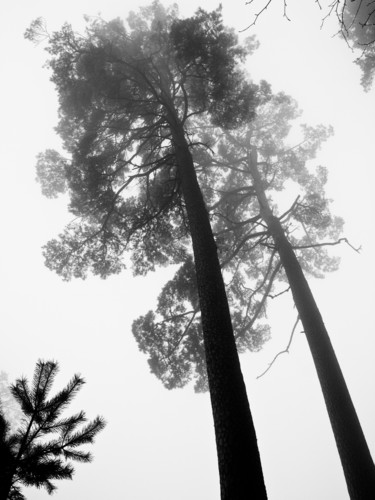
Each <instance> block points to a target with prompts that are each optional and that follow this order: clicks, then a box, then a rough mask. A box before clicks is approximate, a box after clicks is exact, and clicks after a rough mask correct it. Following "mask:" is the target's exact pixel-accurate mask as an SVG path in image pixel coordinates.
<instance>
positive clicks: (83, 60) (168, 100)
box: [29, 2, 341, 390]
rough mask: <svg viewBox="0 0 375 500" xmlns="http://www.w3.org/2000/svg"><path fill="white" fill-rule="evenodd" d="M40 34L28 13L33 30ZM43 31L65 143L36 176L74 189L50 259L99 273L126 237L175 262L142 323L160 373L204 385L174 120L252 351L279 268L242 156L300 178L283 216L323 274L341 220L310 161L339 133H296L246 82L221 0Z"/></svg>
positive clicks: (267, 176)
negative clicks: (184, 10)
mask: <svg viewBox="0 0 375 500" xmlns="http://www.w3.org/2000/svg"><path fill="white" fill-rule="evenodd" d="M39 32H40V26H38V25H37V24H35V25H34V28H33V29H31V31H30V34H29V37H31V38H32V37H34V38H35V37H36V36H37V33H39ZM48 40H49V43H48V48H47V50H48V52H49V54H50V60H49V66H50V68H51V69H52V81H53V82H54V83H55V84H56V87H57V90H58V94H59V100H60V121H59V125H58V127H57V131H58V132H59V134H60V135H61V137H62V138H63V141H64V147H65V149H66V151H67V154H68V157H67V158H63V157H62V156H61V155H59V154H58V153H56V152H53V151H51V150H47V151H46V153H45V154H44V155H40V156H39V158H38V165H37V169H38V179H39V181H40V183H41V185H42V190H43V192H44V193H45V194H46V195H47V196H54V195H57V194H59V193H60V192H62V191H64V190H67V191H68V193H69V195H70V205H69V209H70V211H71V212H72V213H73V214H74V215H75V217H76V218H75V220H74V221H73V223H71V224H70V225H69V226H68V227H67V228H66V229H65V231H64V233H63V234H61V235H60V237H59V238H58V239H54V240H52V241H50V242H49V243H48V244H47V245H46V247H45V251H44V252H45V257H46V263H47V266H48V267H50V268H51V269H53V270H55V271H56V272H57V273H59V274H60V275H61V276H62V277H63V278H64V279H70V278H71V277H72V276H75V277H81V278H84V277H85V276H86V274H87V272H88V271H89V270H91V271H92V272H93V273H94V274H97V275H100V276H102V277H106V276H108V275H110V274H111V273H116V272H119V271H120V270H121V269H122V268H123V267H124V260H123V257H124V254H125V252H127V251H130V252H131V258H132V264H133V270H134V272H135V273H138V274H145V273H147V272H148V271H149V270H152V269H154V267H155V266H157V265H164V264H167V263H174V264H181V267H180V269H179V270H178V271H177V274H176V276H175V277H174V278H173V279H172V280H171V281H170V282H169V283H167V284H166V285H165V287H164V288H163V290H162V293H161V295H160V297H159V303H158V306H157V309H156V311H155V312H150V313H148V314H147V315H145V316H144V317H141V318H139V319H138V320H137V321H136V322H135V323H134V327H133V331H134V334H135V336H136V338H137V341H138V343H139V346H140V348H141V349H142V350H143V351H145V352H147V353H148V354H149V359H150V366H151V369H152V370H153V371H154V372H155V373H156V374H157V375H158V376H159V377H160V378H161V379H162V381H163V383H164V384H165V385H166V386H167V387H175V386H182V385H184V384H185V383H187V381H188V380H190V379H191V378H196V381H197V385H196V388H197V390H204V389H205V387H206V378H205V363H204V349H203V344H202V334H201V324H200V312H199V306H198V301H197V292H196V288H195V286H196V285H195V274H194V265H193V261H192V258H191V253H192V252H191V246H190V238H189V229H188V224H187V217H186V213H185V206H184V201H183V199H182V197H181V191H180V180H179V176H178V173H177V166H176V157H175V145H174V141H173V134H174V132H175V130H176V127H177V126H182V127H183V128H184V131H185V134H186V136H187V138H188V142H189V147H190V150H191V152H192V155H193V158H194V162H195V166H196V173H197V176H198V180H199V183H200V186H201V189H202V191H203V194H204V198H205V201H206V205H207V209H208V211H209V213H210V218H211V223H212V225H213V228H214V232H215V235H216V241H217V246H218V250H219V254H220V258H221V264H222V268H223V269H224V276H225V279H226V282H227V293H228V298H229V302H230V306H231V314H232V320H233V324H234V329H235V335H236V341H237V346H238V349H239V350H240V351H244V350H246V349H251V350H257V349H259V348H260V347H261V345H262V344H263V342H264V341H265V340H267V338H268V337H269V327H268V325H267V324H266V322H265V321H264V319H263V318H264V314H265V303H266V300H267V297H269V296H270V294H272V293H273V291H274V290H276V292H274V293H277V290H278V289H279V288H278V286H277V285H276V282H277V280H276V278H279V279H280V280H281V281H283V280H284V279H285V277H284V274H283V271H282V269H281V264H280V262H279V260H278V258H277V254H276V250H275V248H274V247H273V244H272V240H271V237H270V235H269V234H268V232H267V229H266V227H265V224H264V221H263V220H262V217H261V215H260V213H259V205H258V202H257V199H256V197H255V191H254V187H253V185H252V179H251V177H250V173H249V168H248V159H249V155H250V154H251V151H252V150H253V149H256V150H257V152H258V159H259V166H258V167H259V169H260V171H261V175H262V176H263V179H264V188H265V189H266V190H267V192H268V193H269V195H273V193H277V192H280V191H282V190H283V189H284V188H285V186H286V185H288V183H294V185H295V186H297V187H298V189H297V191H298V190H299V191H298V194H299V198H298V199H296V200H295V201H294V202H293V203H292V206H291V207H290V208H289V209H288V210H286V211H285V213H284V214H277V215H279V216H280V218H281V220H282V222H283V225H284V228H285V230H286V232H287V234H288V235H289V237H290V240H291V241H292V243H293V245H295V246H296V247H297V246H298V247H303V248H301V249H300V256H301V259H302V265H303V266H304V268H305V269H306V270H308V271H309V272H310V273H313V274H315V275H317V274H320V273H322V272H324V271H326V270H331V269H333V268H335V266H336V261H335V260H334V259H331V258H329V257H328V255H327V254H326V252H325V250H324V249H323V248H322V247H320V246H316V245H320V244H321V242H322V240H323V239H324V238H326V237H332V238H334V237H335V236H336V235H337V233H338V232H339V229H340V227H341V223H340V220H338V219H333V218H332V216H331V215H330V212H329V206H328V205H329V204H328V200H326V198H325V196H324V183H325V180H326V172H325V170H324V169H323V168H320V169H317V170H316V171H315V172H310V170H309V168H308V167H307V163H306V162H307V161H308V160H309V159H311V158H313V157H314V155H315V152H316V150H317V148H318V147H319V145H320V144H321V142H322V141H324V140H325V139H326V138H327V137H328V136H329V134H330V131H329V130H328V129H326V128H324V127H316V128H313V127H307V126H305V127H304V128H303V131H302V132H303V139H302V141H301V144H299V146H298V147H295V148H293V147H292V148H290V147H289V146H287V144H286V140H287V137H288V133H289V130H290V127H291V123H292V121H293V120H294V119H295V118H297V117H298V114H299V112H298V109H297V106H296V103H295V102H294V101H293V100H292V99H291V98H290V97H288V96H286V95H284V94H282V93H281V94H276V95H273V94H272V92H271V88H270V86H269V85H268V84H267V83H266V82H261V84H260V85H259V86H255V85H254V84H252V83H248V80H247V79H246V78H245V74H244V72H243V70H242V69H241V66H240V63H241V61H242V60H243V59H244V57H245V56H246V54H247V53H248V52H249V50H250V49H251V43H250V44H249V43H248V44H247V48H244V47H241V46H239V45H238V43H237V38H236V36H235V34H234V32H233V31H232V30H230V29H227V28H226V27H225V26H224V25H223V23H222V18H221V11H220V8H219V9H217V10H216V11H214V12H211V13H207V12H205V11H204V10H202V9H199V10H198V11H197V13H196V14H195V16H193V17H192V18H188V19H182V20H181V19H179V18H178V13H177V8H176V7H175V6H174V7H171V8H169V9H165V8H164V7H162V6H161V4H160V3H158V2H154V3H153V4H152V5H151V6H149V7H146V8H142V9H140V11H139V13H132V14H131V15H130V16H129V18H128V22H127V25H124V24H123V23H122V22H121V21H120V20H119V19H116V20H114V21H111V22H108V23H107V22H104V21H103V20H100V19H94V20H92V21H89V22H88V27H87V30H86V33H85V35H83V36H81V35H78V34H76V33H75V32H74V31H73V29H72V28H71V27H70V26H69V25H65V26H64V27H63V28H62V29H61V30H60V31H59V32H57V33H54V34H52V35H51V36H50V37H49V38H48ZM255 111H256V113H255ZM255 117H256V119H255ZM254 119H255V120H254ZM296 196H297V194H296ZM275 210H276V213H277V208H276V204H275ZM314 245H315V246H314ZM176 297H177V298H178V299H176Z"/></svg>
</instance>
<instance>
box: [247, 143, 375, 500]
mask: <svg viewBox="0 0 375 500" xmlns="http://www.w3.org/2000/svg"><path fill="white" fill-rule="evenodd" d="M250 168H251V174H252V177H253V179H254V187H255V191H256V194H257V197H258V201H259V205H260V210H261V215H262V217H263V219H264V220H265V222H266V224H267V226H268V229H269V231H270V233H271V235H272V237H273V240H274V242H275V245H276V248H277V251H278V253H279V255H280V259H281V263H282V265H283V266H284V269H285V272H286V275H287V278H288V281H289V285H290V288H291V290H292V294H293V299H294V302H295V304H296V308H297V310H298V313H299V316H300V318H301V321H302V324H303V328H304V331H305V334H306V338H307V341H308V344H309V347H310V350H311V354H312V357H313V360H314V364H315V368H316V371H317V374H318V377H319V381H320V385H321V388H322V392H323V396H324V400H325V403H326V407H327V411H328V415H329V418H330V421H331V426H332V429H333V434H334V436H335V440H336V445H337V448H338V452H339V455H340V459H341V464H342V467H343V470H344V474H345V480H346V484H347V487H348V491H349V495H350V498H351V499H352V500H374V499H375V467H374V462H373V460H372V458H371V454H370V451H369V449H368V445H367V442H366V439H365V437H364V434H363V431H362V428H361V424H360V422H359V419H358V416H357V413H356V411H355V408H354V405H353V402H352V400H351V397H350V393H349V391H348V388H347V386H346V383H345V379H344V376H343V374H342V372H341V368H340V365H339V363H338V360H337V358H336V354H335V351H334V350H333V347H332V344H331V341H330V339H329V335H328V332H327V330H326V327H325V325H324V323H323V319H322V316H321V314H320V311H319V309H318V306H317V304H316V302H315V300H314V297H313V295H312V292H311V290H310V287H309V285H308V283H307V281H306V278H305V276H304V274H303V271H302V268H301V266H300V264H299V262H298V259H297V257H296V255H295V253H294V250H293V248H292V246H291V244H290V243H289V240H288V239H287V237H286V235H285V232H284V230H283V228H282V225H281V223H280V221H279V219H278V218H277V217H275V216H274V215H273V213H272V210H271V208H270V206H269V204H268V201H267V198H266V196H265V192H264V189H263V186H262V180H261V177H260V174H259V171H258V169H257V159H256V154H255V152H253V153H252V155H251V158H250Z"/></svg>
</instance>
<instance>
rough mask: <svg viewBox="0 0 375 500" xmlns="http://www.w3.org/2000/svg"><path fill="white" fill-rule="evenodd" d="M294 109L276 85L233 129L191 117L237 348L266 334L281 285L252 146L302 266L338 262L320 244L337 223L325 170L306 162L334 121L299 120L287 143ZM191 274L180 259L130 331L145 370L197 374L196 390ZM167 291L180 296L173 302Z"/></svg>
mask: <svg viewBox="0 0 375 500" xmlns="http://www.w3.org/2000/svg"><path fill="white" fill-rule="evenodd" d="M299 114H300V112H299V110H298V108H297V105H296V102H295V101H294V100H293V99H291V98H290V97H289V96H287V95H285V94H283V93H279V94H275V95H272V96H271V97H270V95H269V96H268V98H267V99H266V100H264V102H263V103H262V104H260V105H259V106H258V108H257V117H256V119H255V120H254V121H253V122H251V123H248V124H245V125H243V126H242V127H239V128H237V129H236V130H231V131H226V130H223V129H220V128H212V127H209V126H205V125H206V124H205V123H204V122H203V121H201V120H195V121H194V124H192V125H191V130H192V131H194V133H195V135H194V139H195V140H196V141H197V142H200V143H201V144H202V146H201V147H200V150H199V151H198V152H197V153H196V155H195V160H196V170H197V173H198V175H199V179H200V183H201V188H202V191H203V193H204V197H205V200H206V204H207V208H208V210H209V213H210V219H211V224H212V226H213V231H214V234H215V236H216V242H217V246H218V251H219V256H220V260H221V265H222V268H223V272H224V277H225V281H226V289H227V294H228V298H229V302H230V306H231V315H232V321H233V326H234V331H235V337H236V342H237V348H238V350H239V351H240V352H244V351H245V350H248V349H249V350H252V351H254V350H258V349H260V348H261V346H262V344H263V343H264V342H265V341H266V340H267V339H268V338H269V335H270V330H269V326H268V324H267V322H266V321H265V312H266V305H267V300H268V299H269V297H273V296H275V295H277V294H279V293H281V292H283V291H284V290H285V289H286V288H287V287H288V285H287V284H286V282H287V280H286V276H285V273H284V271H283V268H282V265H281V262H280V260H279V257H278V254H277V250H276V248H275V246H274V243H273V240H272V237H271V235H270V233H269V232H268V229H267V226H266V223H265V221H264V220H263V218H262V215H261V212H260V207H259V202H258V199H257V197H256V194H255V189H254V179H253V178H252V175H251V169H250V156H251V154H252V152H253V151H256V152H257V157H258V170H259V172H260V175H261V178H262V183H263V186H262V187H263V189H264V191H265V192H266V194H267V197H268V200H269V202H270V204H271V207H272V209H273V211H274V214H275V215H277V216H278V217H279V219H280V221H281V223H282V225H283V228H284V230H285V232H286V234H287V236H288V238H289V241H290V242H291V243H292V245H293V247H294V248H295V250H296V252H297V255H298V257H299V261H300V263H301V265H302V267H303V269H304V270H305V271H306V272H307V273H308V274H310V275H313V276H315V277H322V276H323V275H324V273H325V272H327V271H332V270H334V269H336V268H337V265H338V260H337V259H336V258H332V257H330V256H329V255H328V253H327V251H326V247H325V244H326V243H328V244H329V243H335V242H337V238H338V236H339V234H340V232H341V229H342V224H343V222H342V220H341V219H340V218H338V217H334V216H332V215H331V213H330V208H329V201H330V200H328V199H327V198H326V196H325V193H324V186H325V183H326V181H327V171H326V169H325V168H323V167H320V166H318V167H316V168H312V166H311V163H310V160H312V159H313V158H314V157H315V155H316V152H317V150H318V148H319V147H320V145H321V144H322V142H324V141H325V140H326V139H327V138H328V137H329V136H330V134H331V133H332V130H331V128H330V127H324V126H317V127H310V126H307V125H301V127H300V128H301V131H300V136H301V139H300V142H299V143H298V144H297V145H295V146H292V147H290V146H289V145H288V142H289V140H290V139H289V137H288V136H289V133H290V129H291V127H292V124H293V122H294V121H295V120H296V119H297V118H298V117H299ZM203 144H206V145H207V146H208V148H207V147H205V146H203ZM286 188H287V195H285V193H283V191H284V190H285V189H286ZM286 197H287V198H288V199H289V200H290V205H289V206H287V208H285V210H284V211H283V212H280V209H279V207H278V201H280V202H281V203H282V204H283V205H286V201H285V198H286ZM192 273H193V264H192V262H191V261H187V262H185V264H184V265H183V266H182V267H181V268H180V270H178V271H177V273H176V275H175V277H174V278H173V279H172V280H171V281H169V282H168V283H167V284H166V286H165V287H164V289H163V290H162V292H161V294H160V296H159V299H158V304H157V307H156V310H155V312H151V311H150V312H149V313H148V314H146V315H145V316H142V317H140V318H138V319H137V320H136V321H135V322H134V324H133V333H134V335H135V337H136V339H137V342H138V344H139V346H140V348H141V350H143V351H144V352H147V353H148V355H149V364H150V367H151V370H152V371H153V372H154V373H155V374H156V375H157V376H158V377H159V378H160V379H161V380H162V382H163V384H164V385H165V386H166V387H168V388H173V387H180V386H182V385H184V384H186V383H187V382H188V381H189V380H191V379H195V381H196V385H195V388H196V390H198V391H201V390H205V389H207V385H206V376H205V365H204V363H203V360H202V356H203V355H204V350H203V336H202V332H201V324H200V315H199V307H198V304H197V301H196V300H195V297H196V292H195V281H194V279H193V277H192ZM174 296H175V297H178V299H177V300H174V301H173V300H172V297H174Z"/></svg>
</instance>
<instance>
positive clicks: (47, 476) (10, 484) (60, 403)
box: [0, 361, 105, 500]
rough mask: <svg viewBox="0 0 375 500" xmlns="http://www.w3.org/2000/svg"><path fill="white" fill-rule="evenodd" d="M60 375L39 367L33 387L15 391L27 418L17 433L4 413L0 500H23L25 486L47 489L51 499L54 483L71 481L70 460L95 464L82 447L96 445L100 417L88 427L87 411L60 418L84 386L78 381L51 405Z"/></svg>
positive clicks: (19, 384) (49, 366)
mask: <svg viewBox="0 0 375 500" xmlns="http://www.w3.org/2000/svg"><path fill="white" fill-rule="evenodd" d="M57 371H58V364H57V363H56V362H54V361H46V362H45V361H38V363H37V365H36V368H35V372H34V377H33V383H32V386H31V387H29V383H28V381H27V379H26V378H24V377H22V378H20V379H17V380H16V382H15V384H13V385H12V386H11V392H12V394H13V396H14V398H15V399H16V400H17V401H18V403H19V404H20V407H21V409H22V414H23V418H22V420H21V422H20V423H19V424H18V427H17V429H15V430H11V426H10V423H9V422H8V421H7V420H6V418H5V417H4V412H3V409H2V408H1V407H0V463H1V468H0V499H1V500H8V499H9V500H23V499H24V498H25V497H24V495H23V494H22V492H21V485H24V486H36V487H37V488H41V487H44V488H46V490H47V491H48V493H53V491H54V490H55V489H56V486H55V485H54V483H53V482H52V481H53V480H55V479H72V476H73V472H74V468H73V466H72V464H71V461H72V460H76V461H79V462H90V461H91V459H92V456H91V454H90V453H89V452H86V451H82V449H81V446H82V445H85V444H87V443H92V442H93V441H94V438H95V436H96V434H97V433H98V432H100V431H101V430H102V429H103V428H104V425H105V424H104V420H103V418H101V417H96V418H95V419H94V420H92V421H90V422H87V418H86V416H85V413H84V412H83V411H81V412H80V413H77V414H75V415H72V416H71V417H64V416H62V412H63V411H64V410H65V409H66V407H67V406H68V405H69V403H70V402H71V401H72V399H73V398H74V396H75V395H76V394H77V392H78V391H79V390H80V389H81V387H82V385H83V384H84V380H83V379H82V378H81V377H80V376H78V375H74V377H73V378H72V380H71V381H70V382H69V383H68V385H67V386H66V387H65V388H64V389H62V390H61V391H60V392H58V393H57V394H56V395H55V396H52V397H51V398H50V399H47V398H48V396H49V393H50V390H51V387H52V384H53V381H54V379H55V376H56V374H57ZM86 422H87V423H86Z"/></svg>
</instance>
